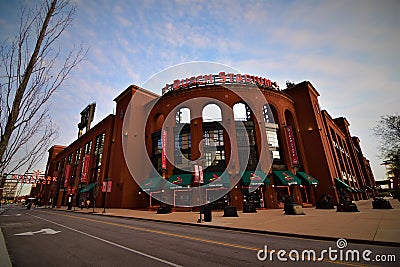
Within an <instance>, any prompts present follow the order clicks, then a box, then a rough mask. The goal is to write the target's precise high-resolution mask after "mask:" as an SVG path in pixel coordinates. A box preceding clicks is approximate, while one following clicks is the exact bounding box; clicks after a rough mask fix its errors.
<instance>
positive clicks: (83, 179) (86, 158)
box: [81, 154, 90, 183]
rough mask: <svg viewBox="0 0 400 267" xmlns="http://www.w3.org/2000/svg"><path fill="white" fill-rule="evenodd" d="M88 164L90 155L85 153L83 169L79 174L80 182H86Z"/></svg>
mask: <svg viewBox="0 0 400 267" xmlns="http://www.w3.org/2000/svg"><path fill="white" fill-rule="evenodd" d="M89 164H90V155H89V154H86V155H85V157H84V159H83V168H82V169H83V170H82V176H81V183H86V182H87V177H88V175H89V166H90V165H89Z"/></svg>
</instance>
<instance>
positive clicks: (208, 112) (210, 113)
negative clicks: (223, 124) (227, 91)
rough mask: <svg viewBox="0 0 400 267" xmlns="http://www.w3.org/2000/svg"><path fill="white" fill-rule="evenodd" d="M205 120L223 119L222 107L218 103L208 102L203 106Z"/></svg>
mask: <svg viewBox="0 0 400 267" xmlns="http://www.w3.org/2000/svg"><path fill="white" fill-rule="evenodd" d="M202 117H203V122H213V121H222V113H221V108H220V107H219V106H218V105H216V104H208V105H206V106H205V107H204V108H203V112H202Z"/></svg>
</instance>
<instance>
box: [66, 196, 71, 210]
mask: <svg viewBox="0 0 400 267" xmlns="http://www.w3.org/2000/svg"><path fill="white" fill-rule="evenodd" d="M71 209H72V195H69V196H68V201H67V210H71Z"/></svg>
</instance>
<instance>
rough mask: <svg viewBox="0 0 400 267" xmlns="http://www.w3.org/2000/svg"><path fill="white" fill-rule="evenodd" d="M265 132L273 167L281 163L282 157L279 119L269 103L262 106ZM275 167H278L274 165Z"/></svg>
mask: <svg viewBox="0 0 400 267" xmlns="http://www.w3.org/2000/svg"><path fill="white" fill-rule="evenodd" d="M263 114H264V122H265V132H266V135H267V141H268V148H269V151H270V155H271V159H272V164H273V167H274V165H282V164H283V157H282V151H281V145H280V143H281V141H280V140H281V138H280V136H279V121H278V113H277V111H276V108H275V107H274V106H272V105H270V104H266V105H264V106H263ZM275 169H280V167H279V166H275Z"/></svg>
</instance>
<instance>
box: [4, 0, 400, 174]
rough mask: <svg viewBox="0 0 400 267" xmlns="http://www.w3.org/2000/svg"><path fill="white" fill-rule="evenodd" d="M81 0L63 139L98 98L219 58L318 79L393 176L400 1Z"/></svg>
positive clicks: (328, 105)
mask: <svg viewBox="0 0 400 267" xmlns="http://www.w3.org/2000/svg"><path fill="white" fill-rule="evenodd" d="M32 2H33V1H32ZM32 2H30V3H31V4H32ZM74 2H76V4H77V13H76V16H75V19H74V22H73V24H72V26H71V27H70V28H69V29H68V30H67V32H65V34H64V35H63V36H62V40H61V41H62V45H63V48H64V49H70V48H72V47H73V45H74V44H80V43H84V44H85V45H87V46H89V47H90V51H89V54H88V56H87V59H86V60H85V61H84V62H83V63H82V64H81V65H80V66H79V67H78V68H76V69H75V71H74V72H73V73H72V74H71V76H70V79H69V80H68V81H67V82H66V83H65V84H64V86H63V87H62V88H60V90H59V91H58V92H57V93H56V94H55V95H54V98H53V100H52V111H53V117H54V119H55V120H56V121H57V122H58V126H59V128H60V136H59V138H58V140H57V143H58V144H62V145H68V144H69V143H71V142H72V141H73V140H74V139H75V138H76V136H77V132H78V131H77V123H78V122H79V120H80V117H79V116H80V115H79V113H80V111H81V110H82V109H83V108H84V107H85V106H86V105H87V104H89V103H91V102H96V103H97V107H96V115H95V122H99V121H100V120H101V119H103V118H104V117H105V116H106V115H107V114H109V113H112V112H113V108H114V102H113V101H112V100H113V99H114V97H116V96H117V95H118V94H119V93H120V92H122V91H123V90H124V89H125V88H127V86H128V85H130V84H137V85H141V84H143V83H144V82H145V81H146V80H147V79H148V78H149V77H151V76H152V75H154V74H155V73H158V72H160V71H162V70H163V69H165V68H167V67H170V66H172V65H176V64H180V63H184V62H190V61H198V60H199V61H212V62H219V63H222V64H226V65H229V66H231V67H233V68H235V69H238V70H240V71H241V72H243V73H251V74H254V75H259V76H263V77H268V78H271V79H272V80H276V81H277V82H278V83H279V84H280V85H281V87H284V85H285V82H286V81H287V80H290V81H292V82H295V83H297V82H301V81H304V80H308V81H310V82H311V83H312V84H313V85H314V87H315V88H316V89H317V90H318V92H319V93H320V95H321V96H320V98H319V101H320V105H321V108H322V109H326V110H328V112H329V114H330V115H331V116H332V117H338V116H345V117H347V119H348V121H349V123H350V131H351V133H352V134H353V135H356V136H358V137H359V138H360V139H361V145H362V149H363V152H364V154H365V155H366V156H367V158H369V159H370V161H371V163H372V168H373V171H374V174H375V178H376V179H382V178H383V177H384V173H385V170H384V168H383V167H382V166H380V163H381V159H379V158H378V151H377V147H378V143H377V142H376V140H375V138H374V137H373V136H372V134H371V133H372V132H371V128H372V127H373V126H375V124H376V122H377V120H378V119H379V116H380V115H385V114H396V113H398V112H399V102H400V94H399V92H398V89H399V88H400V86H399V85H400V75H399V70H400V68H399V67H400V66H399V65H400V63H399V62H400V53H399V49H398V47H399V44H400V33H399V31H400V30H399V29H400V17H399V16H398V14H400V2H399V1H244V0H243V1H239V0H238V1H235V0H229V1H223V0H218V1H212V0H208V1H186V0H177V1H161V0H160V1H150V0H146V1H122V0H111V1H100V0H99V1H74ZM33 3H34V2H33ZM17 12H18V2H17V1H6V0H0V35H1V38H0V40H4V39H6V38H7V37H9V36H10V34H11V33H12V32H13V31H15V27H16V25H17V22H18V17H17ZM149 89H151V90H153V91H154V92H156V93H160V91H161V88H149ZM38 167H39V168H40V169H44V168H45V162H43V166H38Z"/></svg>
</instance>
